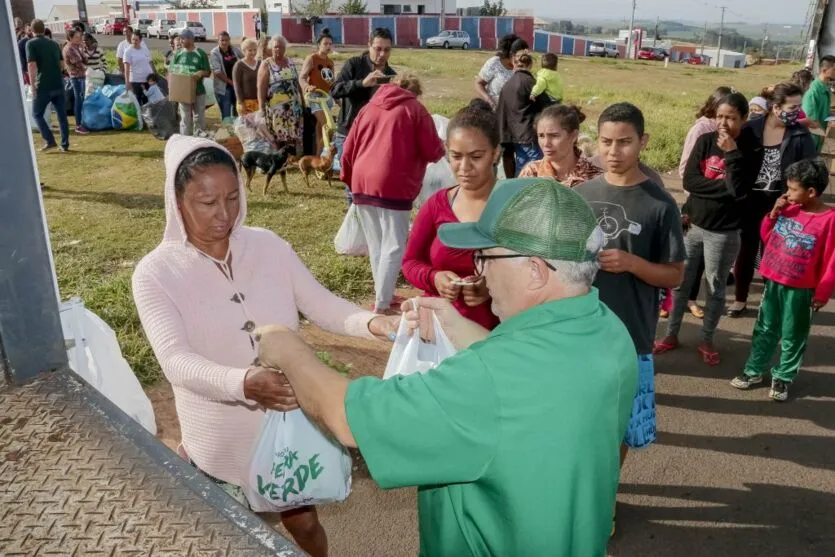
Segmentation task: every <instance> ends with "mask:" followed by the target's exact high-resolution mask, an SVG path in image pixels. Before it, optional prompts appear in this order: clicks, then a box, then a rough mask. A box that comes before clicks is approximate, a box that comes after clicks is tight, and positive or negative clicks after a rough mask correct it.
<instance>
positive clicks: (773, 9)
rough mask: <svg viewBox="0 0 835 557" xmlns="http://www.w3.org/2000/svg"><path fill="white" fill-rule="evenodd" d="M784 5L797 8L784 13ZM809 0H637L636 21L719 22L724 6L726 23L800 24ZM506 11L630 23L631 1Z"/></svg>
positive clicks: (542, 4) (516, 5) (508, 3)
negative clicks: (523, 11)
mask: <svg viewBox="0 0 835 557" xmlns="http://www.w3.org/2000/svg"><path fill="white" fill-rule="evenodd" d="M481 4H482V2H481V1H480V0H458V6H459V7H463V6H478V5H481ZM787 5H796V6H797V8H795V9H793V10H787V9H786V6H787ZM808 5H809V0H790V1H788V2H787V1H786V0H708V1H705V0H637V7H636V10H635V18H636V19H655V18H656V17H660V18H661V19H671V20H677V21H685V20H692V21H705V19H707V20H708V21H709V22H713V21H715V22H716V23H718V22H719V19H720V17H721V10H720V9H719V6H727V7H728V11H727V12H726V13H725V20H726V21H737V22H738V21H745V22H746V23H786V24H788V23H802V22H803V19H804V17H805V15H806V8H807V7H808ZM505 7H506V8H507V9H509V10H514V9H527V10H533V11H534V14H535V15H538V16H540V17H553V18H559V19H571V18H578V19H579V18H585V19H590V18H594V17H600V14H606V16H605V17H606V18H607V19H625V20H626V21H627V22H628V21H629V16H630V13H631V11H632V1H631V0H590V1H588V2H567V1H564V0H563V1H559V2H548V1H545V0H505Z"/></svg>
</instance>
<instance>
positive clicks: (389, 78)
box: [377, 75, 394, 83]
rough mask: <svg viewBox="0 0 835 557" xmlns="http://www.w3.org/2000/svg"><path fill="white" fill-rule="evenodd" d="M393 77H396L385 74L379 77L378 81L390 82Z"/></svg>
mask: <svg viewBox="0 0 835 557" xmlns="http://www.w3.org/2000/svg"><path fill="white" fill-rule="evenodd" d="M392 79H394V76H393V75H384V76H383V77H378V78H377V83H388V82H390V81H391V80H392Z"/></svg>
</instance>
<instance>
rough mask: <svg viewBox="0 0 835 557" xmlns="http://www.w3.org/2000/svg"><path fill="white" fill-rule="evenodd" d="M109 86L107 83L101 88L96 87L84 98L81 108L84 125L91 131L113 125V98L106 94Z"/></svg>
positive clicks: (105, 128) (108, 127)
mask: <svg viewBox="0 0 835 557" xmlns="http://www.w3.org/2000/svg"><path fill="white" fill-rule="evenodd" d="M108 87H109V86H108V85H105V86H104V87H102V88H101V89H96V90H95V91H93V93H92V94H91V95H90V96H88V97H86V98H85V99H84V104H83V105H82V108H81V114H82V118H81V120H82V122H84V127H86V128H87V129H88V130H90V131H103V130H109V129H111V128H112V127H113V119H112V117H111V114H110V111H111V109H112V108H113V100H111V99H110V97H108V96H107V94H105V89H107V88H108Z"/></svg>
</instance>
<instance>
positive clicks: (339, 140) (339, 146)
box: [331, 133, 353, 205]
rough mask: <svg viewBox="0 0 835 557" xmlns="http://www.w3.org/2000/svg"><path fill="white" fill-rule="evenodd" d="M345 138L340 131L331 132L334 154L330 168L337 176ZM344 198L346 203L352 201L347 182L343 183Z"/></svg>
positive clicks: (340, 165) (340, 168)
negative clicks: (334, 148)
mask: <svg viewBox="0 0 835 557" xmlns="http://www.w3.org/2000/svg"><path fill="white" fill-rule="evenodd" d="M345 139H346V138H345V136H344V135H342V134H341V133H335V134H333V144H334V145H336V156H335V157H334V158H333V166H331V169H332V170H333V172H334V174H336V175H337V176H339V173H340V171H341V170H342V164H341V163H342V151H343V150H344V148H345ZM345 199H346V200H347V201H348V205H351V203H353V198H352V197H351V186H349V185H347V184H346V185H345Z"/></svg>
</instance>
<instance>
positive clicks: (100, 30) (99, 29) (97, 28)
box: [93, 19, 112, 35]
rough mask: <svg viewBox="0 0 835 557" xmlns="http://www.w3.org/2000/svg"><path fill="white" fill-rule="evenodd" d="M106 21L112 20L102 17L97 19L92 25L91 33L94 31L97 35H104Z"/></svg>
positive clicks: (110, 21)
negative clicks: (99, 19)
mask: <svg viewBox="0 0 835 557" xmlns="http://www.w3.org/2000/svg"><path fill="white" fill-rule="evenodd" d="M108 23H112V20H110V19H103V20H101V21H99V22H98V23H96V24H95V25H93V33H96V34H97V35H104V29H105V28H106V27H107V24H108Z"/></svg>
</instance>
